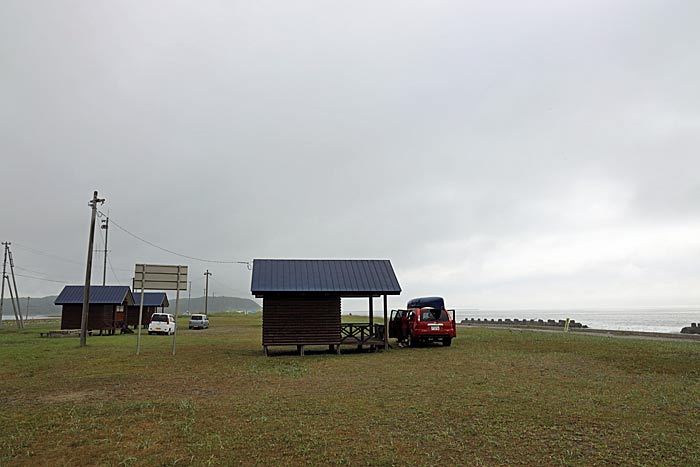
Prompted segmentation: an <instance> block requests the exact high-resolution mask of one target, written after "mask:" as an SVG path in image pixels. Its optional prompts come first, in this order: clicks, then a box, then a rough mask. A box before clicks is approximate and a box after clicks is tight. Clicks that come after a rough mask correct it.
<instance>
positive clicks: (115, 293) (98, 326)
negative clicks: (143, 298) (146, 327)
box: [54, 285, 134, 334]
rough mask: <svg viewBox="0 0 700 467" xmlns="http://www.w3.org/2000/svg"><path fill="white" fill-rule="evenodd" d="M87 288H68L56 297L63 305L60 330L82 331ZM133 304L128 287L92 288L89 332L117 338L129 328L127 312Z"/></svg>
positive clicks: (95, 286) (57, 302) (69, 286)
mask: <svg viewBox="0 0 700 467" xmlns="http://www.w3.org/2000/svg"><path fill="white" fill-rule="evenodd" d="M84 291H85V286H82V285H67V286H65V287H64V288H63V290H62V291H61V293H60V294H59V295H58V297H56V300H55V301H54V304H56V305H61V306H62V307H63V310H62V312H61V329H80V321H81V318H82V314H83V297H84ZM133 304H134V297H133V295H132V294H131V289H130V288H129V286H126V285H106V286H105V285H91V286H90V306H89V308H88V323H87V327H88V330H90V331H100V334H102V332H103V331H106V332H107V333H108V334H114V333H115V331H116V330H117V329H122V328H124V327H126V309H127V307H128V306H129V305H133Z"/></svg>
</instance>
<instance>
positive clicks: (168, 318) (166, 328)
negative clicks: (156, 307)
mask: <svg viewBox="0 0 700 467" xmlns="http://www.w3.org/2000/svg"><path fill="white" fill-rule="evenodd" d="M175 326H176V324H175V317H174V316H173V315H171V314H170V313H153V315H152V316H151V322H150V323H148V333H149V334H168V335H170V334H174V333H175Z"/></svg>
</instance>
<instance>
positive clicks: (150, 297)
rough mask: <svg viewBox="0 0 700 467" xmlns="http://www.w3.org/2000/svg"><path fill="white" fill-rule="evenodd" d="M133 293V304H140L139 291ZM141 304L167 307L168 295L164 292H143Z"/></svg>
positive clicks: (168, 303)
mask: <svg viewBox="0 0 700 467" xmlns="http://www.w3.org/2000/svg"><path fill="white" fill-rule="evenodd" d="M133 295H134V305H135V306H141V292H136V293H135V294H133ZM143 306H156V307H158V306H162V307H169V306H170V302H168V295H167V294H166V293H165V292H144V293H143Z"/></svg>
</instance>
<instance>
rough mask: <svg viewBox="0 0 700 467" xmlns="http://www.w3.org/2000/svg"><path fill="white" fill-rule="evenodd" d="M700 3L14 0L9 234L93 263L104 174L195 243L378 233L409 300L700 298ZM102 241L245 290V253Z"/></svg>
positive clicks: (7, 39)
mask: <svg viewBox="0 0 700 467" xmlns="http://www.w3.org/2000/svg"><path fill="white" fill-rule="evenodd" d="M699 24H700V2H697V1H670V0H664V1H640V0H635V1H614V0H601V1H598V0H585V1H582V0H571V1H527V2H522V1H435V0H432V1H424V2H412V1H405V0H401V1H379V2H378V1H358V0H354V1H352V2H324V1H294V2H286V1H276V2H274V1H257V0H256V1H250V2H234V1H221V2H215V1H201V0H200V1H196V2H195V1H191V2H184V1H159V2H155V1H142V0H133V1H111V2H95V1H92V0H82V1H69V0H62V1H49V0H42V1H33V0H20V1H10V0H2V2H0V154H2V163H1V164H0V182H1V183H2V205H1V206H0V212H1V215H0V239H1V240H2V241H11V242H13V252H14V257H15V262H16V265H17V266H18V267H22V268H24V269H23V270H19V269H18V271H17V272H18V273H21V274H23V275H25V276H33V277H42V278H44V279H50V280H57V281H61V282H62V281H65V282H67V283H81V282H82V281H84V274H85V266H84V262H85V258H86V250H87V236H88V229H89V220H90V211H89V208H88V206H87V202H88V200H89V199H90V197H91V196H92V192H93V190H95V189H97V190H99V192H100V196H101V197H105V198H106V200H107V202H106V203H105V204H104V206H103V207H102V209H103V210H104V211H105V212H106V211H107V210H109V211H110V214H111V217H112V219H113V221H114V222H116V223H118V225H120V226H122V227H124V228H126V229H127V230H129V231H131V232H133V233H135V234H137V235H139V236H141V237H143V238H145V239H147V240H149V241H151V242H154V243H156V244H158V245H161V246H163V247H165V248H168V249H171V250H176V251H179V252H182V253H184V254H186V255H190V256H196V257H200V258H210V259H217V260H232V261H237V260H245V261H247V260H251V259H252V258H381V259H384V258H388V259H390V260H391V261H392V263H393V265H394V269H395V270H396V273H397V276H398V278H399V281H400V283H401V285H402V287H403V290H404V292H403V294H402V296H401V297H400V298H397V299H395V300H394V301H393V302H392V305H394V306H396V305H399V304H400V303H402V302H404V301H405V300H407V299H408V298H411V297H414V296H420V295H443V296H445V297H446V301H447V303H448V304H449V306H450V307H459V308H463V307H470V308H536V307H547V308H550V307H566V308H572V307H593V306H599V307H607V306H615V307H618V306H659V305H664V306H665V305H698V304H699V303H700V179H699V177H698V173H699V169H700V157H699V154H698V148H699V147H700V86H698V83H700V27H698V25H699ZM96 248H98V249H99V248H103V246H102V240H101V239H100V235H99V234H98V236H97V247H96ZM109 249H110V250H111V256H110V257H111V262H112V265H113V269H114V270H113V271H112V270H109V271H108V282H109V283H122V284H128V283H129V281H130V278H131V276H132V272H131V271H133V267H134V263H137V262H151V263H153V262H155V263H168V264H177V263H182V264H188V265H189V266H190V271H191V274H192V279H193V281H194V282H193V294H194V295H201V294H202V288H203V283H204V282H203V276H202V274H203V272H204V270H205V269H206V268H209V270H210V271H211V272H212V273H213V274H214V276H213V279H214V282H212V284H211V289H212V290H213V292H214V293H215V294H217V295H224V294H226V295H239V296H250V295H249V294H250V292H249V289H250V271H248V270H247V269H246V267H245V266H241V265H224V264H214V263H211V264H207V263H203V262H198V261H191V260H186V259H181V258H178V257H176V256H172V255H169V254H167V253H164V252H162V251H160V250H157V249H154V248H152V247H150V246H148V245H145V244H144V243H141V242H139V241H138V240H136V239H134V238H133V237H130V236H128V235H127V234H126V233H125V232H123V231H121V230H119V229H117V228H116V227H113V228H112V229H110V233H109ZM46 253H50V254H52V255H55V256H59V257H60V258H61V259H58V258H53V257H49V256H47V255H46ZM66 260H70V261H72V262H70V261H66ZM101 264H102V256H101V255H100V254H96V255H95V274H94V277H95V281H96V282H98V283H101V272H102V266H101ZM18 279H19V281H18V287H19V292H20V294H21V295H26V294H31V295H34V296H36V295H50V294H56V293H58V292H59V291H60V290H61V288H62V283H57V282H49V281H46V280H44V281H40V280H36V279H30V278H28V277H18Z"/></svg>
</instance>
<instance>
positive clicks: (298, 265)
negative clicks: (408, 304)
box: [250, 259, 401, 297]
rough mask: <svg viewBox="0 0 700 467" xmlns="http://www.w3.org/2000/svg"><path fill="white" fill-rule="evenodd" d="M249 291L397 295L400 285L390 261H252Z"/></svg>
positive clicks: (255, 293)
mask: <svg viewBox="0 0 700 467" xmlns="http://www.w3.org/2000/svg"><path fill="white" fill-rule="evenodd" d="M250 291H251V292H252V293H253V294H254V295H257V296H264V295H265V294H269V293H276V294H281V293H283V294H285V295H287V294H298V293H332V294H338V295H341V296H346V297H347V296H376V295H398V294H400V293H401V286H400V285H399V281H398V279H396V275H395V274H394V268H393V267H392V266H391V262H390V261H389V260H371V259H255V260H253V278H252V280H251V285H250Z"/></svg>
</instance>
